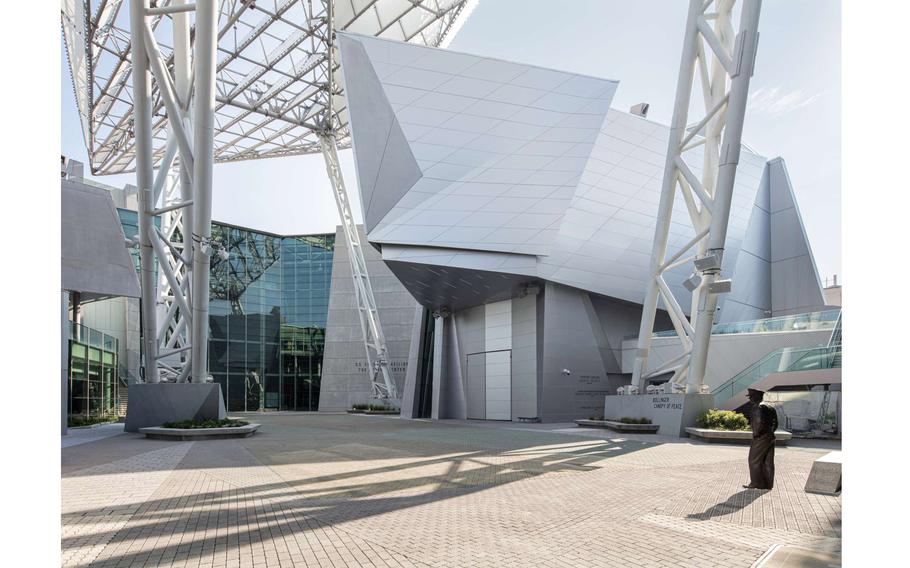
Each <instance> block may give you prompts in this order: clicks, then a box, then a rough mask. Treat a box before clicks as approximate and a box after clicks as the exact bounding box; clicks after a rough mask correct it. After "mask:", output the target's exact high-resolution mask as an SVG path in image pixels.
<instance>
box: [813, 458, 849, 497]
mask: <svg viewBox="0 0 910 568" xmlns="http://www.w3.org/2000/svg"><path fill="white" fill-rule="evenodd" d="M805 490H806V493H821V494H822V495H837V494H838V493H840V490H841V453H840V452H828V453H827V454H825V455H824V456H822V457H820V458H818V459H817V460H815V461H814V462H813V463H812V470H811V471H810V472H809V479H807V480H806V488H805Z"/></svg>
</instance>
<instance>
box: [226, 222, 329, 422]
mask: <svg viewBox="0 0 910 568" xmlns="http://www.w3.org/2000/svg"><path fill="white" fill-rule="evenodd" d="M212 238H213V240H214V241H215V242H218V243H221V244H222V245H223V246H224V247H225V248H226V249H227V250H228V251H229V252H230V258H229V259H228V260H222V259H221V258H220V257H218V256H217V255H213V257H212V268H211V296H210V298H211V299H210V304H209V311H210V317H209V329H210V342H209V372H210V373H211V374H212V376H213V377H214V378H215V381H216V382H218V383H219V384H221V386H222V392H223V393H224V395H225V401H226V403H227V408H228V410H231V411H243V410H246V411H254V410H269V409H271V410H317V409H318V407H319V384H320V378H321V376H322V354H323V349H324V346H325V325H326V316H327V313H328V303H329V287H330V284H331V279H332V257H333V251H334V245H335V236H334V235H315V236H302V237H279V236H275V235H268V234H263V233H257V232H254V231H250V230H247V229H241V228H237V227H230V226H226V225H218V224H213V226H212Z"/></svg>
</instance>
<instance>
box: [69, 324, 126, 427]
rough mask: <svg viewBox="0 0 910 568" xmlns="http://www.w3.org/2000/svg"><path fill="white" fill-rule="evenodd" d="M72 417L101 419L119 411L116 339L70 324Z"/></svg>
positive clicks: (70, 412) (70, 396) (70, 395)
mask: <svg viewBox="0 0 910 568" xmlns="http://www.w3.org/2000/svg"><path fill="white" fill-rule="evenodd" d="M70 326H71V329H70V342H69V353H70V357H69V400H68V401H67V406H68V412H69V415H70V416H81V417H86V418H88V417H100V416H110V415H113V414H116V412H117V402H118V400H117V396H118V392H117V390H118V386H119V385H118V380H119V377H118V371H117V338H115V337H112V336H110V335H107V334H105V333H102V332H100V331H98V330H97V329H91V328H88V327H85V326H84V325H79V324H76V323H73V322H70Z"/></svg>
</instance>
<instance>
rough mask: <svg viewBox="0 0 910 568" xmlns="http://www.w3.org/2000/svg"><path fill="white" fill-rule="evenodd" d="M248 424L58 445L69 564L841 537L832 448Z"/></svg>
mask: <svg viewBox="0 0 910 568" xmlns="http://www.w3.org/2000/svg"><path fill="white" fill-rule="evenodd" d="M249 418H251V419H253V420H255V421H257V422H261V423H262V424H263V427H262V428H261V429H260V431H259V432H258V433H257V434H256V435H255V436H253V437H251V438H247V439H242V440H213V441H197V442H166V441H152V440H146V439H144V438H142V437H140V436H139V435H134V434H123V435H118V436H111V437H106V438H101V437H99V439H97V440H94V441H90V442H86V443H81V444H79V445H73V446H70V447H66V448H64V449H63V450H62V453H63V457H62V469H63V480H62V491H63V503H62V508H63V517H62V525H63V526H62V529H63V530H62V539H63V541H62V548H63V562H64V565H65V566H99V567H100V566H105V567H121V566H122V567H126V566H187V567H197V566H198V567H229V566H237V567H266V566H268V567H272V566H307V567H309V566H319V567H328V566H331V567H340V566H471V567H473V566H491V567H494V566H495V567H510V566H515V567H526V566H615V567H626V566H633V567H637V566H674V567H677V566H698V567H707V566H718V567H735V566H751V565H752V564H753V563H754V562H756V560H757V559H759V557H760V556H762V555H763V554H764V553H765V552H766V551H767V550H768V549H769V548H770V547H772V546H774V545H795V546H798V547H804V548H809V549H814V550H816V551H824V552H833V553H839V552H840V546H841V529H840V524H841V499H840V497H826V496H821V495H812V494H807V493H805V492H804V491H803V485H804V483H805V481H806V478H807V476H808V474H809V468H810V466H811V463H812V461H813V460H814V459H815V458H817V457H818V456H820V455H822V454H823V453H824V452H825V451H826V450H823V449H813V448H807V447H792V448H779V449H778V450H777V457H776V464H777V483H776V487H775V488H774V490H773V491H770V492H758V491H754V490H743V489H742V488H741V487H740V486H741V484H742V483H743V482H746V481H747V480H748V472H747V468H746V454H747V452H748V448H747V447H745V446H727V445H708V444H698V443H691V442H688V441H678V440H673V439H669V438H664V437H653V436H652V437H645V436H625V435H623V436H621V435H618V434H614V433H610V432H605V431H592V430H582V429H577V428H570V427H568V426H566V425H562V426H553V425H516V424H511V423H466V422H455V421H444V422H437V423H433V422H425V421H404V420H399V419H397V418H391V417H380V416H348V415H317V414H300V413H273V414H265V415H250V416H249Z"/></svg>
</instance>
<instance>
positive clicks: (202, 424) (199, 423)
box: [162, 418, 249, 429]
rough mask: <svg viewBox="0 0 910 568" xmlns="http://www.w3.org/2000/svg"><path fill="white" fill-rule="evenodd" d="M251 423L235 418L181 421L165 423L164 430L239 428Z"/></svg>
mask: <svg viewBox="0 0 910 568" xmlns="http://www.w3.org/2000/svg"><path fill="white" fill-rule="evenodd" d="M247 424H249V422H247V421H245V420H234V419H233V418H223V419H221V420H218V419H216V418H206V419H205V420H180V421H178V422H165V423H164V424H163V425H162V428H189V429H196V428H237V427H238V426H246V425H247Z"/></svg>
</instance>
